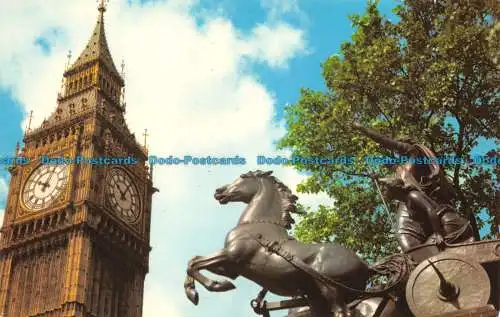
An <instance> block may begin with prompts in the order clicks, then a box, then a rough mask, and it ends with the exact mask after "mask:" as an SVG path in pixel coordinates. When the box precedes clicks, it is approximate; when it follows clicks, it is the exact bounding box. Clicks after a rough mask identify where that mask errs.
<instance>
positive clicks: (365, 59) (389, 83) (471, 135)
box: [279, 0, 500, 260]
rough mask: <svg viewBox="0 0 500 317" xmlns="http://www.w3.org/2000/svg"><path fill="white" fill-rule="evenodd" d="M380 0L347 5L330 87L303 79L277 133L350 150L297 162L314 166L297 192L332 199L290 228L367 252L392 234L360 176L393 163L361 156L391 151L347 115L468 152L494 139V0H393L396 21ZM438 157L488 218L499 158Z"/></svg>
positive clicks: (497, 54) (374, 253) (328, 75)
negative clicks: (360, 7)
mask: <svg viewBox="0 0 500 317" xmlns="http://www.w3.org/2000/svg"><path fill="white" fill-rule="evenodd" d="M377 4H378V3H377V2H369V3H368V6H367V10H366V12H365V13H364V14H363V15H353V16H351V17H350V19H351V21H352V23H353V25H354V28H355V33H354V35H353V36H352V39H351V40H350V41H348V42H346V43H343V44H342V46H341V54H339V55H332V56H330V57H329V58H328V59H327V60H326V61H325V62H324V63H323V64H322V69H323V77H324V79H325V82H326V86H327V87H328V91H327V92H319V91H313V90H310V89H302V91H301V97H300V100H299V101H298V103H296V104H294V105H291V106H289V107H287V109H286V115H285V116H286V120H287V134H286V135H285V136H284V138H283V139H281V140H280V142H279V148H282V149H283V148H289V149H292V151H293V154H294V155H300V156H321V157H339V156H353V157H355V161H354V163H353V164H351V165H342V164H339V165H304V164H299V165H295V168H296V169H298V170H299V171H304V172H309V173H311V176H310V177H309V178H308V179H307V180H306V181H305V182H304V183H302V184H300V185H299V186H298V188H297V191H298V192H303V193H317V192H319V191H324V192H326V193H328V194H329V195H330V197H332V198H333V199H334V201H335V204H334V206H321V207H320V208H319V210H317V211H312V210H308V213H307V215H306V216H304V217H303V218H301V220H300V221H299V223H298V225H297V227H296V229H295V232H296V234H297V236H298V238H299V239H302V240H304V241H308V242H320V241H329V240H332V239H336V240H337V241H339V242H341V243H344V244H346V245H347V246H348V247H350V248H352V249H354V250H356V251H358V252H360V253H361V254H363V255H364V256H365V257H366V258H367V259H368V260H375V259H377V258H379V257H380V256H385V255H387V254H389V253H393V252H395V251H396V250H397V244H396V242H395V239H394V237H393V236H391V235H390V234H388V233H389V232H390V231H391V224H390V219H391V218H390V217H389V216H388V215H387V212H386V211H385V209H384V208H383V204H382V201H381V198H380V196H379V195H378V192H377V189H376V186H375V184H374V183H373V182H372V179H371V178H370V177H368V174H369V173H370V172H372V170H371V168H372V169H374V170H373V172H376V173H377V174H381V175H388V173H389V170H387V169H385V168H384V167H382V166H371V167H370V166H368V165H367V164H366V163H365V162H364V157H366V156H369V155H372V156H373V155H393V153H390V152H388V151H386V150H385V149H383V148H380V147H379V146H378V145H377V144H376V143H374V142H372V141H371V140H369V139H367V138H366V137H364V136H362V135H360V134H359V133H357V132H355V131H353V130H352V128H351V127H350V123H351V122H352V120H353V119H356V120H357V121H360V122H361V123H362V124H364V125H366V126H369V127H372V128H374V129H376V130H378V131H380V132H381V133H383V134H386V135H389V136H392V137H395V138H403V137H411V138H412V139H413V140H415V141H417V142H420V143H423V144H425V145H427V146H429V147H430V148H431V149H433V150H434V151H435V152H436V153H438V155H454V156H457V157H462V158H464V159H467V160H468V159H470V155H471V149H472V148H473V147H474V146H476V145H477V144H478V142H480V141H481V140H482V139H483V138H486V139H494V140H497V138H498V132H499V130H498V129H499V124H498V122H499V121H498V119H499V116H500V108H499V95H500V91H499V87H500V71H499V62H500V46H499V45H500V44H499V43H500V27H499V22H498V17H499V13H500V2H498V1H496V0H492V1H485V0H467V1H465V0H464V1H453V0H437V1H421V0H407V1H404V2H402V3H401V4H400V5H399V6H398V7H397V8H395V10H394V13H395V14H396V15H397V16H398V21H397V22H391V21H389V20H388V19H387V18H386V17H384V16H382V15H381V14H380V12H379V11H378V9H377ZM492 153H493V154H494V155H496V152H494V151H493V152H492ZM445 169H446V172H447V174H448V175H449V176H450V177H451V179H452V180H453V183H454V185H455V187H456V188H457V189H458V192H459V193H458V200H457V202H456V206H457V208H458V210H459V212H460V213H462V214H464V215H465V216H467V217H469V219H471V220H473V222H474V223H473V225H474V226H475V227H476V228H477V227H483V226H484V225H485V223H483V221H482V220H481V219H480V218H479V217H478V215H479V212H480V211H483V212H485V213H486V214H487V215H489V217H490V219H489V220H490V221H492V220H493V216H494V212H493V209H494V201H495V199H494V195H495V186H497V184H498V183H497V179H498V173H499V171H498V165H497V166H489V167H488V166H484V165H477V164H473V165H466V164H457V165H446V166H445ZM389 209H391V210H392V211H394V206H393V205H390V206H389ZM391 216H392V217H394V216H395V214H394V213H392V214H391ZM489 229H490V234H492V233H493V230H494V228H493V225H491V228H489Z"/></svg>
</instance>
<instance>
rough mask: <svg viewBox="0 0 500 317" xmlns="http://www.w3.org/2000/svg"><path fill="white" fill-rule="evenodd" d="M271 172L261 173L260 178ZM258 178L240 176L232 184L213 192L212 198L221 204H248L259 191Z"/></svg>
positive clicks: (245, 175)
mask: <svg viewBox="0 0 500 317" xmlns="http://www.w3.org/2000/svg"><path fill="white" fill-rule="evenodd" d="M271 173H272V171H268V172H263V173H262V176H269V175H271ZM259 188H260V186H259V178H257V177H252V175H251V174H249V173H247V174H241V175H240V176H239V177H238V178H237V179H236V180H234V182H232V183H231V184H228V185H224V186H221V187H219V188H217V189H216V190H215V194H214V197H215V199H217V201H219V203H221V204H227V203H228V202H244V203H247V204H248V203H249V202H250V201H251V200H252V198H253V197H254V196H255V194H256V193H257V192H258V191H259Z"/></svg>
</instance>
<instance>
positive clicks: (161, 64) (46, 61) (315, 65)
mask: <svg viewBox="0 0 500 317" xmlns="http://www.w3.org/2000/svg"><path fill="white" fill-rule="evenodd" d="M6 3H7V2H3V3H1V4H0V12H1V13H0V47H2V50H1V52H0V109H1V116H0V127H1V131H2V136H3V137H2V138H1V139H0V155H4V156H7V155H12V153H13V150H14V148H15V144H16V142H18V141H20V140H21V139H22V133H23V128H24V127H25V126H26V114H27V113H28V112H29V111H30V110H34V120H33V124H34V126H37V125H39V124H40V123H41V121H42V120H43V118H44V117H46V116H48V115H49V114H50V113H51V112H52V111H53V110H54V109H55V105H56V95H57V92H58V90H59V87H60V82H61V76H62V73H63V70H64V65H65V63H66V54H67V51H68V50H72V51H73V55H74V56H73V60H74V59H75V58H76V56H77V54H79V53H80V52H81V50H82V49H83V47H84V46H85V44H86V42H87V40H88V37H89V36H90V33H91V31H92V28H93V26H94V23H95V19H96V16H97V11H96V7H95V6H94V5H93V1H88V0H75V1H71V3H70V2H69V1H64V0H30V1H18V2H9V4H6ZM394 6H395V2H394V1H388V0H383V1H381V4H380V8H381V10H382V12H383V13H385V14H387V15H390V14H391V9H392V8H393V7H394ZM364 8H365V2H364V1H361V0H359V1H358V0H304V1H300V0H267V1H266V0H262V1H241V0H238V1H236V0H222V1H215V0H211V1H199V2H198V1H195V0H170V1H148V2H146V3H139V2H137V1H119V0H113V1H111V3H110V5H109V10H108V12H107V13H106V31H107V37H108V42H109V45H110V48H111V52H112V54H113V57H114V60H115V64H117V65H119V64H120V62H121V60H122V59H124V60H125V62H126V65H127V66H126V84H127V86H126V89H127V104H128V113H127V116H126V117H127V122H128V124H129V126H130V128H131V130H132V131H134V132H135V133H136V135H140V134H142V131H143V130H144V129H145V128H148V130H149V131H150V133H151V137H150V141H149V147H150V153H151V154H155V155H158V156H168V155H184V154H191V155H219V156H221V155H235V154H238V155H240V156H241V155H243V156H246V157H248V158H253V157H255V156H256V155H258V154H264V155H275V154H276V155H278V154H284V155H286V154H287V152H279V153H278V152H276V151H275V150H274V146H273V141H274V140H276V139H277V138H279V137H280V136H282V135H283V133H284V127H283V120H282V115H283V108H284V106H285V105H286V104H287V103H294V102H296V101H297V99H298V96H299V91H300V88H302V87H307V88H313V89H319V90H321V89H324V84H323V80H322V77H321V69H320V64H321V63H322V62H323V61H324V60H325V59H326V58H327V57H328V56H329V55H331V54H334V53H337V52H338V49H339V47H340V44H341V42H342V41H345V40H348V39H349V37H350V35H351V33H352V28H351V24H350V21H349V20H348V18H347V15H348V14H352V13H361V12H363V10H364ZM11 26H15V27H13V28H12V27H11ZM75 55H76V56H75ZM252 163H253V162H252ZM256 167H257V166H256V165H255V164H247V165H246V166H244V167H237V166H236V167H229V168H219V167H213V168H209V167H203V168H199V167H197V168H194V167H157V169H155V185H156V186H157V187H158V188H159V189H160V192H159V193H158V194H156V195H155V197H154V205H153V224H152V233H151V237H152V242H151V243H152V245H153V251H152V253H151V260H150V262H151V270H150V274H149V275H148V277H147V279H146V288H145V304H144V316H145V317H160V316H165V317H167V316H168V317H201V316H203V317H220V316H241V317H246V316H253V313H252V312H251V311H250V306H249V301H250V299H252V298H253V297H254V296H255V295H256V293H257V292H258V290H259V288H258V287H257V286H255V285H253V284H252V283H250V282H248V281H245V280H240V279H239V280H238V281H237V283H236V285H237V286H238V289H236V290H234V291H232V292H229V293H223V294H221V293H208V292H206V291H205V290H204V289H202V288H201V286H199V287H198V289H199V290H200V304H199V306H198V307H194V306H192V305H191V304H190V303H189V302H188V301H187V299H185V297H184V294H183V289H182V283H183V280H184V273H185V266H186V263H187V261H188V260H189V258H190V257H192V256H194V255H206V254H210V253H212V252H214V251H216V250H217V249H218V248H220V247H222V245H223V241H224V236H225V233H226V232H228V231H229V230H230V228H232V226H234V225H235V223H236V221H237V219H238V217H239V214H240V212H241V211H242V208H243V206H242V205H228V206H220V205H218V204H217V203H216V202H215V201H214V200H213V197H212V195H213V191H214V190H215V188H216V187H218V186H220V185H222V184H225V183H228V182H230V181H232V180H233V179H234V178H235V177H236V176H237V175H239V174H240V173H241V172H246V171H248V170H250V169H255V168H256ZM260 168H262V167H260ZM272 169H273V170H274V171H275V175H276V176H277V177H278V178H279V179H281V180H282V181H283V182H284V183H285V184H287V185H289V186H290V187H291V188H292V190H294V189H295V186H296V185H297V184H298V183H299V182H300V181H301V180H302V179H303V178H304V177H303V176H302V175H299V174H297V173H296V172H294V171H293V170H290V169H285V168H282V167H273V168H272ZM6 182H7V173H6V172H5V171H4V170H3V169H2V170H0V210H2V209H3V208H4V207H5V206H4V204H5V200H4V197H5V194H6ZM299 196H300V200H299V202H301V203H303V204H305V205H310V206H312V207H315V206H317V205H318V204H321V203H323V204H331V203H332V202H331V201H330V200H329V198H328V197H326V196H325V195H324V194H319V195H299ZM193 197H195V198H196V199H193ZM281 315H283V314H279V313H278V314H273V316H281Z"/></svg>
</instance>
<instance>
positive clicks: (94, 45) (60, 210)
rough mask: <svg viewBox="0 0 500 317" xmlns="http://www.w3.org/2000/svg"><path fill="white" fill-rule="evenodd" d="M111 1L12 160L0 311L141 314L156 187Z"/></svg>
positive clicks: (10, 314)
mask: <svg viewBox="0 0 500 317" xmlns="http://www.w3.org/2000/svg"><path fill="white" fill-rule="evenodd" d="M105 10H106V8H105V6H104V1H101V5H100V6H99V15H98V19H97V23H96V25H95V28H94V30H93V33H92V35H91V37H90V40H89V42H88V44H87V46H86V47H85V49H84V50H83V52H82V53H81V54H80V56H79V57H78V59H77V60H76V61H75V62H74V63H73V64H72V65H68V67H67V69H66V71H65V73H64V89H63V92H62V93H61V94H59V96H58V98H57V107H56V109H55V111H54V112H53V113H52V114H51V115H50V117H49V118H48V119H46V120H45V121H44V122H43V123H42V125H41V126H40V127H38V128H36V129H34V130H29V131H27V133H26V135H25V138H24V148H23V149H22V150H21V151H20V152H19V153H18V155H22V156H24V157H26V158H27V159H29V163H27V164H24V165H14V166H12V167H11V168H10V172H11V180H10V186H9V194H8V197H7V206H6V209H5V215H4V222H3V227H2V229H1V238H0V316H2V317H27V316H30V317H35V316H36V317H59V316H60V317H63V316H64V317H73V316H75V317H76V316H82V317H140V316H142V300H143V288H144V278H145V275H146V274H147V272H148V256H149V252H150V249H151V248H150V243H149V236H150V223H151V198H152V195H153V193H154V192H155V191H156V189H155V188H154V187H153V184H152V180H151V174H150V171H149V170H148V167H147V164H146V163H147V150H146V148H145V147H143V146H141V145H140V144H139V143H138V142H137V141H136V139H135V137H134V135H133V134H132V133H131V132H130V131H129V129H128V127H127V125H126V123H125V120H124V114H125V103H124V102H123V96H122V94H123V87H124V80H123V78H122V77H123V76H122V74H121V73H120V72H118V71H117V68H116V66H115V63H114V62H113V59H112V57H111V54H110V52H109V48H108V44H107V42H106V35H105V32H104V12H105Z"/></svg>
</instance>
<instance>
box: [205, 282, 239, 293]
mask: <svg viewBox="0 0 500 317" xmlns="http://www.w3.org/2000/svg"><path fill="white" fill-rule="evenodd" d="M235 288H236V286H234V284H233V283H231V282H229V281H227V280H225V281H222V282H214V283H213V284H212V285H211V286H210V290H211V291H212V292H226V291H230V290H232V289H235Z"/></svg>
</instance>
